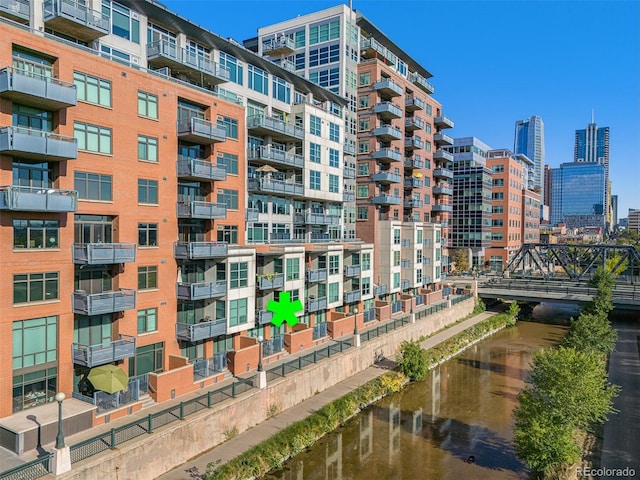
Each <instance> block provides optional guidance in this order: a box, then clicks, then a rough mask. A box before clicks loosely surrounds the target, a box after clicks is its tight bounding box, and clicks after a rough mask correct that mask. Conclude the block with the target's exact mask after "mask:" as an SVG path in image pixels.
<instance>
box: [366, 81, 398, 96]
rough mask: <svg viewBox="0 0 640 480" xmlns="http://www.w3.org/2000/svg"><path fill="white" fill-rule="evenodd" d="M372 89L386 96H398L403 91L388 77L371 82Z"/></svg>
mask: <svg viewBox="0 0 640 480" xmlns="http://www.w3.org/2000/svg"><path fill="white" fill-rule="evenodd" d="M373 89H374V90H376V91H378V92H379V93H380V94H382V95H385V96H388V97H399V96H400V95H402V92H403V91H404V90H403V88H402V86H401V85H398V84H397V83H396V82H394V81H393V80H391V79H390V78H384V79H382V80H378V81H377V82H376V83H374V84H373Z"/></svg>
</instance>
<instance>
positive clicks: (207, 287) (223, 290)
mask: <svg viewBox="0 0 640 480" xmlns="http://www.w3.org/2000/svg"><path fill="white" fill-rule="evenodd" d="M226 294H227V282H225V281H218V282H200V283H178V284H176V295H177V297H178V300H187V301H195V300H207V299H209V298H219V297H224V296H225V295H226Z"/></svg>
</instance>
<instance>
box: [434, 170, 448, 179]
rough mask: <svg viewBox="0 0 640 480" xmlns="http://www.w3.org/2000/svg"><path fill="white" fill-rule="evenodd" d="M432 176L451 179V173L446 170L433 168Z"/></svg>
mask: <svg viewBox="0 0 640 480" xmlns="http://www.w3.org/2000/svg"><path fill="white" fill-rule="evenodd" d="M433 176H434V177H439V178H448V179H453V171H452V170H449V169H448V168H434V169H433Z"/></svg>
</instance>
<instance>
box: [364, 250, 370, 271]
mask: <svg viewBox="0 0 640 480" xmlns="http://www.w3.org/2000/svg"><path fill="white" fill-rule="evenodd" d="M367 270H371V254H370V253H363V254H362V271H363V272H365V271H367Z"/></svg>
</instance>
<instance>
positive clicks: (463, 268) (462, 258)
mask: <svg viewBox="0 0 640 480" xmlns="http://www.w3.org/2000/svg"><path fill="white" fill-rule="evenodd" d="M451 259H452V261H453V270H454V272H455V273H462V272H468V271H469V268H470V267H469V258H468V255H467V250H466V249H463V248H458V249H456V250H453V255H452V258H451Z"/></svg>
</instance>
